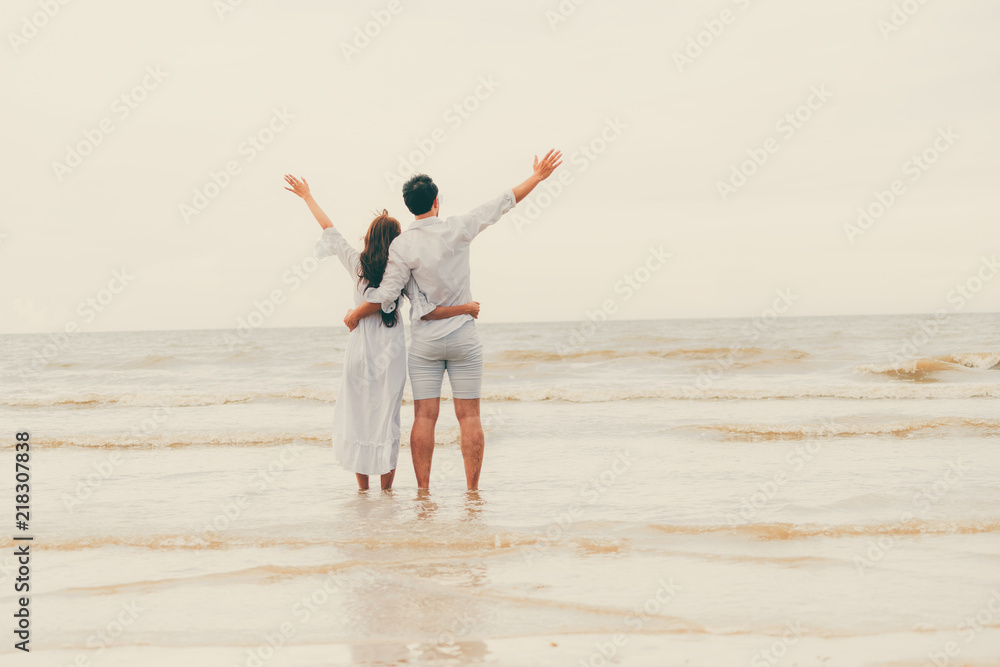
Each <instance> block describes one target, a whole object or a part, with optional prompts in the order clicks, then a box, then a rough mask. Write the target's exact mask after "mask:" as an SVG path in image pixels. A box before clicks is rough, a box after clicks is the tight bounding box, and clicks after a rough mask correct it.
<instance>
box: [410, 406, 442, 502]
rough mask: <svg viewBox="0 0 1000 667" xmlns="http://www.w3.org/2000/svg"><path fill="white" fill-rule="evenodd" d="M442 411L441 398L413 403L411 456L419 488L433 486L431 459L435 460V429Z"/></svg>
mask: <svg viewBox="0 0 1000 667" xmlns="http://www.w3.org/2000/svg"><path fill="white" fill-rule="evenodd" d="M440 410H441V399H440V398H422V399H420V400H418V401H413V429H412V430H411V431H410V455H411V456H412V457H413V473H414V474H415V475H416V476H417V488H418V489H427V488H429V487H430V484H431V459H433V458H434V427H435V426H436V425H437V419H438V413H439V412H440Z"/></svg>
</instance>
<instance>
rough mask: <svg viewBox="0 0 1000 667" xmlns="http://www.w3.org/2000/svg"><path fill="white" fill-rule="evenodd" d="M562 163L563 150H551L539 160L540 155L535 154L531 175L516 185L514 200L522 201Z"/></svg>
mask: <svg viewBox="0 0 1000 667" xmlns="http://www.w3.org/2000/svg"><path fill="white" fill-rule="evenodd" d="M561 164H562V151H557V150H555V149H552V150H550V151H549V152H548V153H546V154H545V157H544V158H542V161H541V162H539V161H538V156H537V155H536V156H535V166H534V168H533V169H532V173H531V176H529V177H528V180H526V181H525V182H524V183H521V184H520V185H517V186H514V201H515V202H520V201H521V200H522V199H524V198H525V197H527V196H528V195H529V194H531V191H532V190H534V189H535V186H537V185H538V184H539V183H541V182H542V181H544V180H545V179H546V178H548V177H549V176H551V175H552V172H553V171H555V170H556V167H558V166H559V165H561Z"/></svg>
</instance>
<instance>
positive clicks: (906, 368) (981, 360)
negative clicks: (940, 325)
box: [856, 352, 1000, 380]
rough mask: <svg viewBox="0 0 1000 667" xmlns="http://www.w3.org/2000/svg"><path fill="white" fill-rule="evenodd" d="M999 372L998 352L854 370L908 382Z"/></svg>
mask: <svg viewBox="0 0 1000 667" xmlns="http://www.w3.org/2000/svg"><path fill="white" fill-rule="evenodd" d="M970 369H972V370H1000V352H979V353H963V354H947V355H942V356H940V357H924V358H920V359H910V360H908V361H900V362H891V363H885V364H863V365H861V366H858V367H857V369H856V370H858V371H860V372H862V373H870V374H873V375H887V376H890V377H899V378H904V379H909V380H916V379H921V378H924V377H926V376H928V375H930V374H932V373H937V372H940V371H966V370H970Z"/></svg>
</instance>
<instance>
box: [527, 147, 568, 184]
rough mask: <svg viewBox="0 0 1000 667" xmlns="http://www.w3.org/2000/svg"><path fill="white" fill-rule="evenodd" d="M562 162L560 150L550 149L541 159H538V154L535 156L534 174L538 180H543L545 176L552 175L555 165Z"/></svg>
mask: <svg viewBox="0 0 1000 667" xmlns="http://www.w3.org/2000/svg"><path fill="white" fill-rule="evenodd" d="M561 164H562V151H557V150H556V149H554V148H553V149H552V150H550V151H549V152H548V153H546V154H545V157H544V158H542V161H541V162H539V161H538V156H537V155H536V156H535V167H534V170H535V176H537V177H538V180H540V181H544V180H545V179H546V178H548V177H549V176H551V175H552V172H553V171H555V170H556V167H558V166H559V165H561Z"/></svg>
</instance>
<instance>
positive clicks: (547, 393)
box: [483, 384, 1000, 403]
mask: <svg viewBox="0 0 1000 667" xmlns="http://www.w3.org/2000/svg"><path fill="white" fill-rule="evenodd" d="M816 398H838V399H849V400H876V399H961V398H1000V384H955V385H916V384H912V385H905V384H884V385H881V384H879V385H876V384H858V385H836V386H802V387H794V386H788V385H776V386H769V387H718V388H712V389H696V388H693V387H684V386H670V387H650V388H622V389H614V388H595V389H581V388H571V387H566V388H562V387H559V388H539V389H510V390H495V391H486V392H484V393H483V400H488V401H511V402H517V401H520V402H544V401H564V402H569V403H610V402H615V401H629V400H650V399H661V400H706V401H713V400H747V401H756V400H795V399H816Z"/></svg>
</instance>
